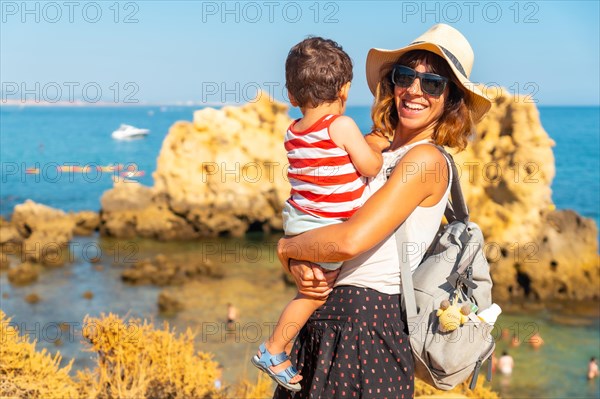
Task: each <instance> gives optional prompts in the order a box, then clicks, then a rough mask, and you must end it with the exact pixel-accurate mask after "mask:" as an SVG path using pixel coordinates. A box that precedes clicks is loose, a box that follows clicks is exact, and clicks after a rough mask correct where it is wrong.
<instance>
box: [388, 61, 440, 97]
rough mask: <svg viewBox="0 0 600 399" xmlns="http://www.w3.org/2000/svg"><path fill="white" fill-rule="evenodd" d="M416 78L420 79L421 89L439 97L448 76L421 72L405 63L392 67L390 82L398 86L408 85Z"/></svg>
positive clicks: (404, 86)
mask: <svg viewBox="0 0 600 399" xmlns="http://www.w3.org/2000/svg"><path fill="white" fill-rule="evenodd" d="M416 78H419V79H420V80H421V90H423V92H424V93H426V94H429V95H430V96H433V97H439V96H441V95H442V93H443V92H444V90H445V89H446V84H447V83H448V78H445V77H443V76H440V75H436V74H435V73H421V72H417V71H415V70H414V69H412V68H409V67H407V66H405V65H394V66H393V67H392V83H393V84H395V85H396V86H398V87H403V88H406V87H410V86H411V85H412V84H413V82H414V81H415V79H416Z"/></svg>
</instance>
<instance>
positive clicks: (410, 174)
mask: <svg viewBox="0 0 600 399" xmlns="http://www.w3.org/2000/svg"><path fill="white" fill-rule="evenodd" d="M447 187H448V166H447V163H446V159H445V157H444V156H443V155H442V153H441V152H440V151H439V150H438V149H437V148H435V147H434V146H431V145H420V146H416V147H414V148H412V149H411V150H409V151H408V153H407V154H406V155H405V156H404V157H402V159H401V160H400V162H398V165H396V167H395V169H394V171H393V173H392V174H391V176H390V178H389V180H388V181H387V182H386V183H385V184H384V185H383V187H381V188H380V189H379V190H378V191H377V192H376V193H375V194H373V196H371V198H369V199H368V200H367V202H366V203H365V204H364V205H363V206H362V208H361V209H359V210H358V211H357V212H356V213H355V214H354V215H353V216H352V217H351V218H350V219H348V220H347V221H345V222H344V223H339V224H334V225H330V226H325V227H320V228H317V229H314V230H310V231H307V232H305V233H302V234H300V235H297V236H294V237H289V238H282V239H281V240H279V243H278V248H277V250H278V254H279V257H280V260H281V261H282V264H283V265H288V262H289V259H290V258H292V259H303V260H307V261H311V262H339V261H345V260H348V259H351V258H354V257H355V256H357V255H359V254H361V253H363V252H364V251H366V250H368V249H370V248H372V247H374V246H375V245H377V244H378V243H379V242H381V241H382V240H383V239H385V238H386V237H388V236H389V235H390V234H391V233H392V232H393V231H394V230H395V229H396V228H397V227H398V226H400V224H402V223H403V222H404V221H405V220H406V218H407V217H408V216H409V215H410V214H411V213H412V212H413V211H414V210H415V209H416V207H417V206H419V205H423V206H431V205H434V204H435V203H437V202H439V200H440V199H441V198H442V196H443V195H444V192H445V191H446V188H447Z"/></svg>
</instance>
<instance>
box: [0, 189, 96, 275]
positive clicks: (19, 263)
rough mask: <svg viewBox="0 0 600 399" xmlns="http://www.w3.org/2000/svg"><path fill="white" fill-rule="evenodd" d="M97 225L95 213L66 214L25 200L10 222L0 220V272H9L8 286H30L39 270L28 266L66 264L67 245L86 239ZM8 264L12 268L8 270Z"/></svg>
mask: <svg viewBox="0 0 600 399" xmlns="http://www.w3.org/2000/svg"><path fill="white" fill-rule="evenodd" d="M99 222H100V217H99V215H98V214H97V213H96V212H90V211H84V212H78V213H65V212H63V211H61V210H59V209H54V208H51V207H49V206H46V205H42V204H38V203H36V202H34V201H31V200H27V201H25V202H24V203H23V204H19V205H17V206H15V210H14V213H13V215H12V218H11V220H10V221H7V220H4V219H2V220H0V266H1V267H0V269H7V268H8V269H9V274H8V275H9V281H11V283H14V284H25V283H29V282H32V281H34V280H35V279H37V274H38V273H39V270H38V269H35V270H34V268H32V265H31V264H30V263H33V264H40V265H43V266H61V265H63V264H65V263H66V262H68V261H69V260H71V258H72V257H71V254H70V252H69V248H68V244H69V242H70V241H71V239H72V238H73V235H89V234H91V233H92V232H93V231H95V230H97V229H98V225H99ZM15 260H16V262H11V261H15ZM11 263H14V264H15V267H10V264H11ZM34 275H35V277H33V276H34Z"/></svg>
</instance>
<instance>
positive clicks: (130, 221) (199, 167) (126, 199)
mask: <svg viewBox="0 0 600 399" xmlns="http://www.w3.org/2000/svg"><path fill="white" fill-rule="evenodd" d="M290 122H291V120H290V118H289V116H288V115H287V107H286V106H285V105H283V104H281V103H278V102H276V101H274V100H272V99H270V98H269V97H268V96H267V95H266V94H265V93H260V94H259V95H258V96H257V98H256V100H255V101H253V102H250V103H248V104H246V105H244V106H242V107H231V106H226V107H223V108H222V109H220V110H216V109H212V108H205V109H202V110H200V111H196V112H195V114H194V121H193V122H177V123H175V124H174V125H173V126H172V127H171V129H170V131H169V134H168V135H167V137H166V138H165V140H164V142H163V146H162V149H161V151H160V154H159V156H158V162H157V169H156V171H155V172H154V173H153V177H154V182H155V185H154V187H152V188H149V187H143V186H141V185H139V184H137V183H130V182H123V181H121V182H118V183H117V184H115V188H114V189H112V190H110V191H107V192H106V193H104V195H103V196H102V199H101V205H102V212H101V219H102V221H101V227H100V229H101V232H103V233H105V234H108V235H113V236H117V237H129V236H133V235H138V236H142V237H151V238H158V239H163V240H168V239H176V238H178V239H187V238H196V237H201V236H217V235H222V234H229V235H235V236H241V235H243V234H244V233H245V232H247V231H248V230H251V229H259V230H260V229H262V230H267V231H268V230H270V229H276V230H280V229H281V215H280V214H281V209H282V206H283V202H284V201H285V199H286V198H287V196H288V195H289V186H288V184H287V181H286V168H287V159H286V156H285V151H284V148H283V134H284V132H285V130H286V128H287V127H288V126H289V123H290Z"/></svg>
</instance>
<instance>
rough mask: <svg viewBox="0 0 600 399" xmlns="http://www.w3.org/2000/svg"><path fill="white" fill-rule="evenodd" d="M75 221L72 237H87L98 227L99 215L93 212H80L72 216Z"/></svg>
mask: <svg viewBox="0 0 600 399" xmlns="http://www.w3.org/2000/svg"><path fill="white" fill-rule="evenodd" d="M72 217H73V219H74V220H75V229H74V230H73V235H76V236H89V235H92V234H93V233H94V231H97V230H98V229H99V227H100V215H98V213H97V212H93V211H81V212H77V213H74V214H72Z"/></svg>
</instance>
